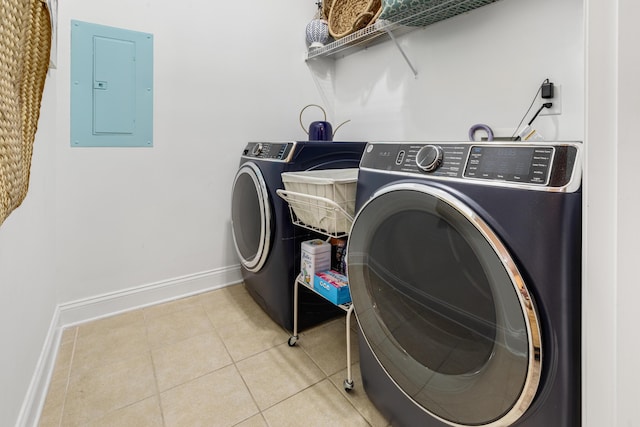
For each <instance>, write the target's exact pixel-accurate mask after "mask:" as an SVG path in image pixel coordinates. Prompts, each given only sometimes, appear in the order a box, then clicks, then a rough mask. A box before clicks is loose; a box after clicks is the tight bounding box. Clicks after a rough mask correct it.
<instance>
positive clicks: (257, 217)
mask: <svg viewBox="0 0 640 427" xmlns="http://www.w3.org/2000/svg"><path fill="white" fill-rule="evenodd" d="M272 228H273V215H272V214H271V205H270V203H269V191H268V189H267V186H266V185H265V182H264V178H263V177H262V172H261V171H260V169H259V168H258V166H256V165H255V164H254V163H251V162H248V163H245V164H243V165H242V166H241V167H240V169H239V170H238V172H237V173H236V177H235V179H234V181H233V193H232V199H231V229H232V234H233V242H234V244H235V247H236V252H237V253H238V257H240V262H241V263H242V265H243V266H244V267H245V268H246V269H247V270H249V271H252V272H256V271H259V270H260V269H261V268H262V266H263V265H264V263H265V262H266V260H267V257H268V255H269V249H270V243H271V232H272Z"/></svg>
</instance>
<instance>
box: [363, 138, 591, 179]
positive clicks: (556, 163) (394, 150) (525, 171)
mask: <svg viewBox="0 0 640 427" xmlns="http://www.w3.org/2000/svg"><path fill="white" fill-rule="evenodd" d="M580 148H581V145H580V143H553V142H549V143H535V144H524V143H523V144H519V143H478V142H459V143H455V142H453V143H437V142H423V143H418V142H416V143H409V142H406V143H395V142H375V143H369V145H368V146H367V148H366V149H365V153H364V155H363V157H362V161H361V163H360V167H361V168H365V169H375V170H380V171H388V172H391V173H398V174H408V175H420V176H428V177H433V178H437V179H459V180H465V181H479V182H484V183H495V184H499V183H509V184H516V185H518V184H520V185H527V186H543V187H563V186H566V185H568V184H569V182H570V181H571V180H572V178H575V176H576V174H575V172H576V170H578V171H579V172H581V171H580V170H579V169H580V167H579V162H578V160H577V159H578V157H579V149H580ZM577 179H578V180H579V179H580V174H578V178H577Z"/></svg>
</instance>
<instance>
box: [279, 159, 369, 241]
mask: <svg viewBox="0 0 640 427" xmlns="http://www.w3.org/2000/svg"><path fill="white" fill-rule="evenodd" d="M282 182H283V184H284V188H285V191H280V190H278V194H279V195H280V196H281V197H282V198H284V199H285V200H286V201H287V202H288V203H289V207H290V208H291V210H292V219H293V221H294V223H296V224H298V225H302V226H307V227H308V228H312V229H317V230H321V231H323V232H326V233H328V234H331V235H342V234H345V233H348V232H349V229H350V228H351V223H352V222H353V216H354V214H355V204H356V203H355V201H356V185H357V182H358V169H357V168H352V169H324V170H310V171H302V172H284V173H282Z"/></svg>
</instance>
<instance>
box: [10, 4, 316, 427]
mask: <svg viewBox="0 0 640 427" xmlns="http://www.w3.org/2000/svg"><path fill="white" fill-rule="evenodd" d="M285 11H286V12H285ZM314 12H315V5H314V4H313V2H300V1H299V0H285V1H283V2H279V5H278V7H277V8H274V7H273V6H272V5H270V4H269V3H267V2H258V1H255V0H252V1H249V2H207V1H204V0H189V1H188V2H175V1H167V0H161V1H151V0H136V1H129V0H114V1H110V2H100V1H97V0H65V1H59V2H58V43H57V56H56V62H57V69H55V70H50V72H49V76H48V78H47V83H46V87H45V96H44V99H43V106H42V114H41V120H40V123H39V130H38V134H37V135H36V141H35V151H34V157H33V166H32V175H31V188H30V190H29V194H28V196H27V199H26V200H25V202H24V203H23V205H22V206H21V207H20V208H19V209H18V210H16V211H15V212H14V213H13V214H12V215H11V216H10V217H9V218H8V219H7V220H6V221H5V223H4V224H3V225H2V227H0V289H2V298H0V313H1V314H0V336H2V338H3V349H4V351H3V352H2V355H1V356H0V396H3V397H2V399H0V420H2V422H3V423H4V424H6V425H13V424H14V423H15V424H17V425H31V421H33V417H34V416H35V415H37V410H38V405H39V404H40V403H42V402H41V401H40V400H39V399H40V398H41V397H42V393H43V392H44V389H43V387H45V386H46V381H47V377H48V371H47V369H49V368H50V364H51V363H53V358H55V350H56V348H55V345H56V341H55V339H56V331H55V328H56V327H57V326H59V325H64V324H66V323H68V322H73V321H81V320H86V319H88V318H91V317H93V316H99V315H103V314H105V313H107V312H109V310H111V309H112V310H113V311H117V310H120V309H126V308H128V307H132V306H135V305H144V304H149V303H153V302H157V301H158V299H159V298H170V297H173V296H178V295H180V294H181V293H182V292H189V291H193V290H194V289H200V288H205V287H208V286H220V285H221V284H226V283H227V281H231V280H237V279H238V278H239V277H240V275H239V271H238V270H237V268H238V267H237V265H238V261H237V259H236V257H235V255H234V251H233V249H232V241H231V235H230V224H229V210H230V207H229V204H230V197H231V183H232V180H233V177H234V175H235V172H236V170H237V165H238V162H239V159H240V153H241V150H242V148H243V147H244V145H245V143H246V142H247V141H249V140H258V139H274V140H275V139H277V140H281V139H299V138H303V137H304V136H305V135H304V132H303V131H302V129H301V128H300V126H299V124H298V113H299V111H300V109H301V108H302V107H303V106H304V105H306V104H308V103H311V102H313V103H320V102H322V99H321V98H320V96H319V95H318V93H317V91H316V89H315V85H314V84H313V80H312V78H311V76H310V75H309V73H308V70H307V66H306V65H305V63H304V61H303V54H304V49H305V42H304V28H305V25H306V23H307V22H308V21H309V20H310V19H311V18H312V17H313V14H314ZM71 19H76V20H81V21H86V22H91V23H96V24H101V25H108V26H114V27H121V28H126V29H129V30H135V31H143V32H149V33H153V35H154V55H155V59H154V146H153V148H144V149H142V148H133V149H132V148H72V147H70V141H69V137H70V131H69V120H70V113H69V111H70V99H69V89H70V83H69V80H70V70H69V60H70V20H71ZM163 288H165V289H167V291H166V292H164V293H162V292H155V293H154V292H151V291H150V290H153V289H163ZM147 291H148V292H147ZM136 296H137V297H136ZM110 301H118V302H119V303H118V304H112V305H109V302H110ZM21 407H22V410H21ZM16 420H17V421H16ZM4 424H3V425H4Z"/></svg>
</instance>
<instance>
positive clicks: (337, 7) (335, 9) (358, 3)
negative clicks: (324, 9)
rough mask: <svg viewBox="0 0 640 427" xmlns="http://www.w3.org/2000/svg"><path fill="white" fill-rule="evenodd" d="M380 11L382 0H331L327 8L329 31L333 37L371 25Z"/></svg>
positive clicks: (338, 37)
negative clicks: (329, 6) (328, 8)
mask: <svg viewBox="0 0 640 427" xmlns="http://www.w3.org/2000/svg"><path fill="white" fill-rule="evenodd" d="M381 12H382V0H333V3H332V4H331V8H330V10H329V33H330V34H331V35H332V36H333V38H335V39H340V38H342V37H345V36H348V35H349V34H351V33H353V32H355V31H358V30H360V29H362V28H364V27H366V26H367V25H371V24H373V23H374V22H375V20H376V19H377V18H378V16H379V15H380V13H381Z"/></svg>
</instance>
